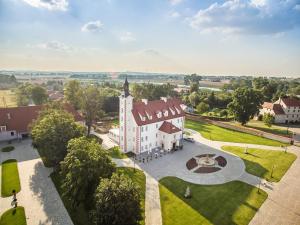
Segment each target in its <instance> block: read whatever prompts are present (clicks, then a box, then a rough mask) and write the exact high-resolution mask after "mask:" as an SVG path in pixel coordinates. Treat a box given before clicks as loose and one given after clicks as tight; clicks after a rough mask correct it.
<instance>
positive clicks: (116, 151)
mask: <svg viewBox="0 0 300 225" xmlns="http://www.w3.org/2000/svg"><path fill="white" fill-rule="evenodd" d="M107 151H108V154H109V155H110V157H112V158H116V159H125V158H128V156H127V155H126V154H125V153H123V152H121V151H120V148H119V147H118V146H115V147H113V148H110V149H108V150H107Z"/></svg>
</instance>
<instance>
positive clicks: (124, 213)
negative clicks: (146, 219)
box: [92, 173, 142, 225]
mask: <svg viewBox="0 0 300 225" xmlns="http://www.w3.org/2000/svg"><path fill="white" fill-rule="evenodd" d="M140 198H141V196H140V187H138V186H137V185H136V184H135V183H134V182H133V181H132V180H131V179H129V178H128V177H126V176H124V175H120V174H116V173H115V174H113V175H112V177H111V179H102V180H101V182H100V184H99V186H98V187H97V189H96V192H95V210H94V211H93V213H92V215H93V216H92V217H93V223H94V224H97V225H107V224H110V225H120V224H122V225H135V224H139V221H140V220H141V218H142V217H141V205H140Z"/></svg>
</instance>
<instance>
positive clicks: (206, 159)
mask: <svg viewBox="0 0 300 225" xmlns="http://www.w3.org/2000/svg"><path fill="white" fill-rule="evenodd" d="M196 161H197V164H198V166H205V167H210V166H215V165H216V160H215V159H214V158H213V157H210V156H209V155H208V154H207V155H206V156H203V157H199V158H197V159H196Z"/></svg>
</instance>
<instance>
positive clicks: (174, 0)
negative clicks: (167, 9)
mask: <svg viewBox="0 0 300 225" xmlns="http://www.w3.org/2000/svg"><path fill="white" fill-rule="evenodd" d="M169 2H170V3H171V5H178V4H179V3H181V2H183V0H169Z"/></svg>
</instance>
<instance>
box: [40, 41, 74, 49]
mask: <svg viewBox="0 0 300 225" xmlns="http://www.w3.org/2000/svg"><path fill="white" fill-rule="evenodd" d="M36 46H37V47H38V48H41V49H48V50H55V51H70V50H72V48H71V47H70V46H68V45H66V44H64V43H62V42H58V41H49V42H46V43H41V44H38V45H36Z"/></svg>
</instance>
